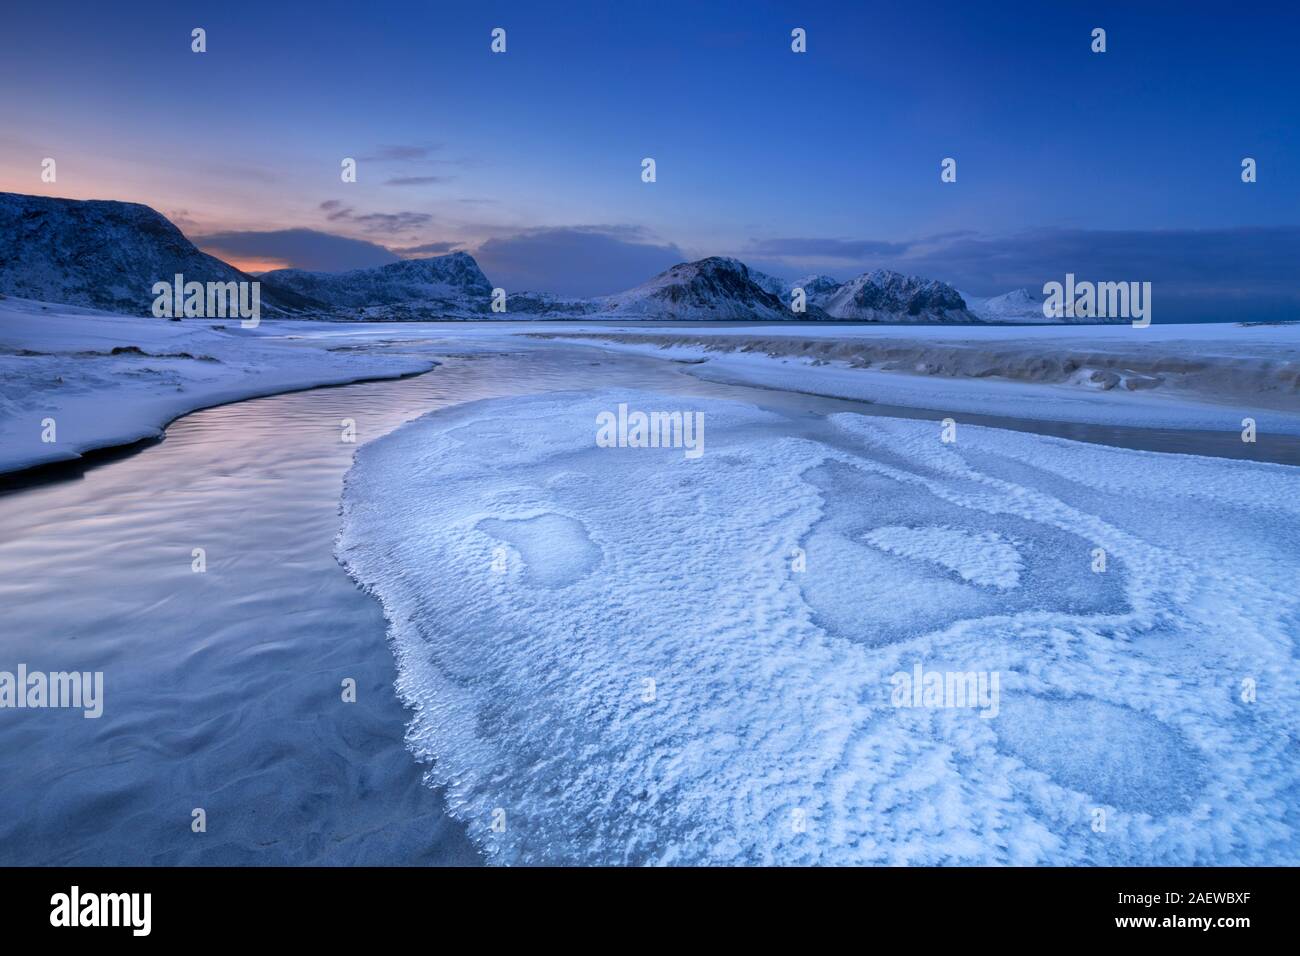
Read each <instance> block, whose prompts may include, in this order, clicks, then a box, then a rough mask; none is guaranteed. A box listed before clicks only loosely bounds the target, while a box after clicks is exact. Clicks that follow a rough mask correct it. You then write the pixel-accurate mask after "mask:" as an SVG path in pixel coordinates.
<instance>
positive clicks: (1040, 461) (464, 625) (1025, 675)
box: [338, 391, 1300, 864]
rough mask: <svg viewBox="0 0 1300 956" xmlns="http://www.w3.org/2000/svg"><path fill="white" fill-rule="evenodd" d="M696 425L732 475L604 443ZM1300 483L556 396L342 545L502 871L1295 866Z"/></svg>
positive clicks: (400, 491) (721, 407) (389, 501)
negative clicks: (980, 699) (563, 866)
mask: <svg viewBox="0 0 1300 956" xmlns="http://www.w3.org/2000/svg"><path fill="white" fill-rule="evenodd" d="M683 401H689V402H690V408H689V410H692V411H703V412H704V414H705V418H706V421H707V434H708V442H707V449H706V451H705V453H704V455H703V456H702V457H701V458H699V459H698V460H689V459H685V458H684V457H683V455H682V454H681V452H680V451H679V450H676V449H650V448H598V447H596V445H595V433H596V416H597V414H598V413H599V412H601V411H607V410H611V409H614V408H616V407H617V405H618V404H619V403H621V402H626V403H628V404H629V405H630V406H632V407H634V408H640V409H644V410H647V411H649V410H664V411H672V410H678V409H682V410H686V409H683V408H682V404H683ZM1298 474H1300V473H1297V472H1296V470H1295V469H1292V468H1288V467H1285V466H1275V465H1261V464H1254V463H1247V462H1234V461H1223V460H1216V459H1205V458H1194V457H1185V456H1172V455H1154V454H1144V453H1139V452H1131V451H1124V450H1112V449H1108V448H1102V447H1098V446H1095V445H1082V444H1076V443H1073V442H1068V441H1064V440H1060V439H1052V438H1042V437H1036V436H1032V435H1026V434H1022V433H1015V432H1007V431H1001V430H994V429H984V428H978V427H974V426H961V427H960V429H959V431H958V436H957V441H956V442H955V443H952V444H946V443H944V442H942V441H941V432H940V427H939V425H938V424H937V423H930V422H916V421H902V420H897V419H879V418H863V417H861V416H854V415H844V416H835V417H834V418H832V419H830V420H827V419H817V418H813V417H811V416H807V417H800V418H798V419H795V418H786V417H784V416H781V415H778V414H776V413H771V412H766V411H760V410H758V409H755V408H752V407H749V406H745V405H741V404H736V403H729V402H722V401H716V400H698V399H690V400H685V399H683V397H682V396H680V395H677V396H666V395H658V394H652V393H640V394H638V393H629V392H627V391H617V392H603V393H602V392H594V393H593V392H586V393H574V394H568V395H548V396H543V397H533V398H520V399H504V400H495V401H489V402H482V403H475V404H471V405H464V406H460V407H457V408H454V409H450V410H446V411H442V412H438V413H436V414H433V415H431V416H427V417H425V418H423V419H421V420H418V421H416V422H414V423H411V424H409V425H407V426H405V427H404V428H402V429H400V430H398V431H397V432H394V433H393V434H391V435H389V436H387V437H385V438H383V439H381V440H379V441H377V442H374V443H372V444H370V445H367V446H365V447H364V448H362V449H361V450H360V452H359V454H358V456H357V460H356V463H355V464H354V466H353V469H352V471H351V472H350V474H349V476H348V479H347V483H346V490H345V496H344V503H343V530H342V534H341V537H340V541H339V548H338V552H339V556H340V559H341V560H342V561H344V562H345V564H346V565H347V566H348V568H349V570H350V572H351V573H352V574H353V576H354V577H356V578H357V579H358V581H360V582H362V583H363V584H364V586H366V587H367V588H369V589H370V590H372V591H373V592H374V593H375V594H376V595H377V596H378V597H379V598H380V600H381V601H382V602H383V604H384V606H385V609H386V613H387V616H388V618H389V621H390V627H391V630H390V634H391V638H392V642H393V647H394V651H395V653H396V656H397V660H398V665H399V674H400V677H399V691H400V693H401V695H402V696H403V698H404V700H405V701H406V703H407V704H408V706H409V707H410V708H411V709H412V721H411V724H410V727H409V733H408V739H409V744H410V747H411V749H412V750H413V752H414V753H415V754H417V755H418V756H419V757H420V758H421V759H423V760H425V761H427V762H428V763H429V771H428V773H429V779H430V780H431V782H436V783H438V784H441V785H445V786H446V788H447V794H448V800H449V805H450V807H451V812H453V813H454V814H455V815H456V816H458V817H459V818H461V819H463V820H465V821H466V823H467V824H468V827H469V829H470V832H471V834H472V836H473V837H474V839H475V840H476V841H478V842H479V843H480V844H481V845H482V846H483V847H484V848H485V850H486V853H487V854H488V857H489V858H490V859H492V860H494V861H497V862H503V863H546V862H550V863H555V862H587V863H831V864H839V863H890V864H903V863H912V864H922V863H932V864H951V863H1014V864H1031V863H1055V864H1071V863H1092V864H1122V863H1136V864H1162V863H1163V864H1180V863H1201V864H1210V863H1216V864H1246V863H1295V862H1297V860H1300V838H1298V837H1297V831H1296V826H1297V822H1298V820H1297V809H1296V808H1297V805H1298V803H1300V800H1298V798H1300V781H1298V778H1300V745H1297V739H1296V737H1297V729H1298V720H1297V713H1300V710H1298V707H1300V679H1298V678H1300V658H1298V655H1297V650H1296V643H1295V640H1296V637H1295V636H1296V633H1297V624H1298V622H1300V609H1298V608H1297V604H1298V603H1300V602H1298V598H1297V595H1296V591H1295V587H1294V582H1295V580H1296V574H1297V570H1298V565H1300V544H1298V543H1297V542H1300V493H1298V492H1300V480H1298V478H1297V475H1298ZM1098 549H1102V550H1103V551H1104V552H1105V570H1104V571H1097V570H1094V568H1095V567H1096V566H1097V560H1098V558H1097V553H1098ZM918 666H919V667H920V668H921V669H922V671H923V672H941V673H949V672H952V673H958V674H966V673H971V674H977V673H978V674H984V675H993V674H996V675H998V678H999V680H1000V690H999V700H998V706H997V708H996V710H997V713H996V715H993V714H991V713H989V712H988V708H985V709H984V710H983V711H981V710H978V709H975V708H973V707H961V706H956V707H935V706H924V705H922V706H897V704H898V701H897V700H896V698H895V697H894V696H892V695H893V693H894V691H895V688H894V686H893V681H894V679H895V677H896V675H899V674H911V673H914V670H915V668H917V667H918ZM1252 688H1253V694H1252V693H1251V689H1252Z"/></svg>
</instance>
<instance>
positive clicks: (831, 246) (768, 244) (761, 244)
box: [749, 239, 912, 262]
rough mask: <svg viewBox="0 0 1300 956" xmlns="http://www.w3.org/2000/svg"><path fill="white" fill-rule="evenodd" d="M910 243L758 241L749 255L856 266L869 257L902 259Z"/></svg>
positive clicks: (810, 240)
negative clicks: (833, 262)
mask: <svg viewBox="0 0 1300 956" xmlns="http://www.w3.org/2000/svg"><path fill="white" fill-rule="evenodd" d="M911 245H912V244H911V243H910V242H889V241H886V240H883V239H756V240H754V241H753V242H751V243H750V246H749V253H750V254H753V255H756V256H763V257H779V258H813V259H843V260H846V261H849V262H855V261H857V260H859V259H864V258H867V257H869V256H901V255H903V254H904V253H906V252H907V250H908V249H909V248H911Z"/></svg>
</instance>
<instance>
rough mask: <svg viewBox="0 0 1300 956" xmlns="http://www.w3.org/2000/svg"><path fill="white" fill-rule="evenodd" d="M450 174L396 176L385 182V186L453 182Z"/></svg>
mask: <svg viewBox="0 0 1300 956" xmlns="http://www.w3.org/2000/svg"><path fill="white" fill-rule="evenodd" d="M451 179H452V177H450V176H394V177H393V178H392V179H389V180H386V181H385V182H384V185H385V186H428V185H432V184H433V183H448V182H451Z"/></svg>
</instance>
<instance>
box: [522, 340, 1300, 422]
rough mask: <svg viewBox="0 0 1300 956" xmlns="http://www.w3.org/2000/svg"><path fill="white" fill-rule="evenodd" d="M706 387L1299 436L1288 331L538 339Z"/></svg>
mask: <svg viewBox="0 0 1300 956" xmlns="http://www.w3.org/2000/svg"><path fill="white" fill-rule="evenodd" d="M534 335H535V336H540V337H545V338H569V339H575V340H580V341H586V342H590V343H592V344H596V345H599V346H601V347H602V348H606V349H610V350H614V351H631V352H635V353H638V354H653V355H658V356H661V357H663V358H670V359H674V360H677V361H682V362H688V363H692V365H691V369H690V371H691V373H692V374H694V375H698V376H699V377H701V378H706V379H709V380H710V381H718V382H726V383H736V384H747V385H759V386H763V387H767V388H776V389H784V390H789V391H799V392H807V393H810V394H817V395H825V396H829V397H834V398H844V399H851V400H857V401H866V402H872V403H877V404H884V405H895V406H900V407H906V408H924V409H931V410H938V411H950V412H952V413H954V414H961V413H968V414H980V415H994V416H1000V417H1004V418H1021V419H1030V420H1048V421H1063V422H1078V423H1089V424H1102V425H1119V426H1130V427H1145V428H1181V429H1203V430H1207V431H1240V430H1241V429H1242V427H1243V426H1242V420H1243V418H1251V419H1253V420H1254V421H1255V424H1256V427H1257V428H1258V429H1259V430H1260V431H1265V432H1269V431H1271V432H1274V433H1278V434H1287V435H1300V324H1296V325H1282V324H1279V325H1268V326H1265V325H1260V326H1240V325H1178V326H1172V325H1171V326H1152V327H1149V328H1147V329H1134V328H1132V327H1130V326H1088V327H1078V326H1073V327H1068V328H1066V327H1060V326H1033V327H1027V326H1021V327H1008V326H984V327H969V326H967V327H952V326H948V327H938V326H915V327H906V328H902V327H897V326H854V327H840V328H837V327H833V326H827V325H817V326H807V327H776V326H762V327H753V326H749V327H735V328H709V329H701V330H699V331H696V330H693V329H682V328H673V329H664V328H628V327H622V328H618V329H609V328H588V329H587V330H585V331H571V330H570V331H565V330H559V329H547V330H538V331H537V332H535V333H534Z"/></svg>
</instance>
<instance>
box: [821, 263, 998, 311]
mask: <svg viewBox="0 0 1300 956" xmlns="http://www.w3.org/2000/svg"><path fill="white" fill-rule="evenodd" d="M822 307H823V308H824V309H825V310H826V313H827V314H828V315H830V316H831V317H832V318H836V319H855V320H858V321H867V322H978V321H979V319H978V318H977V317H976V316H975V315H974V314H972V313H971V312H970V311H968V310H967V308H966V302H965V300H964V299H962V297H961V293H960V292H958V291H957V290H956V289H954V288H953V287H952V286H950V285H948V284H947V283H946V282H939V281H938V280H935V279H921V278H918V277H917V276H907V275H903V274H902V273H901V272H893V271H891V270H889V269H877V270H875V271H874V272H864V273H863V274H862V275H860V276H857V277H856V278H853V279H850V280H849V281H848V282H845V283H844V284H843V285H842V286H840V287H839V288H838V289H836V290H835V291H834V292H831V293H829V295H827V297H826V298H825V299H824V301H823V304H822Z"/></svg>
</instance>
